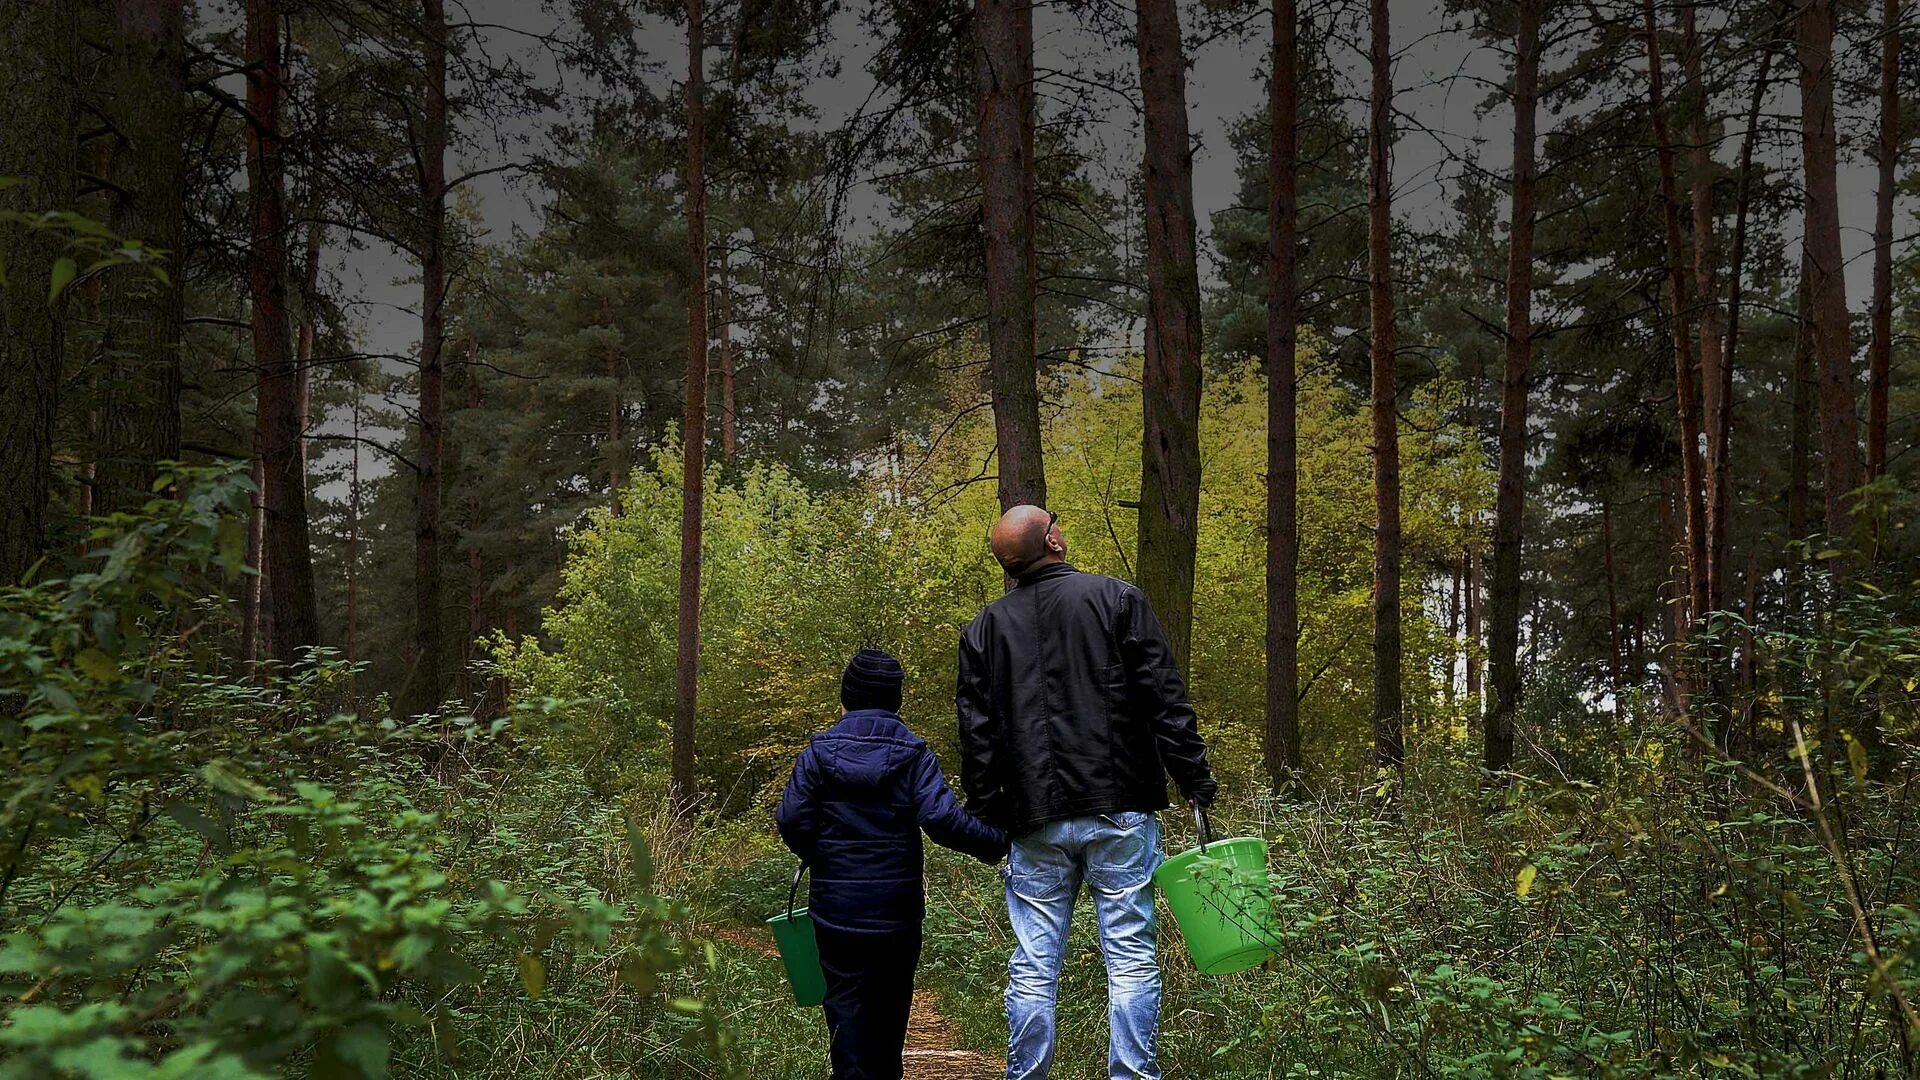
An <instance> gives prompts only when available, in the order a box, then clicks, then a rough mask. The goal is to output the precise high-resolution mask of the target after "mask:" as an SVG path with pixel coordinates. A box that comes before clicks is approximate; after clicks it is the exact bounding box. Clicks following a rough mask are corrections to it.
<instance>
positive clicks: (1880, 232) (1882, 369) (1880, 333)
mask: <svg viewBox="0 0 1920 1080" xmlns="http://www.w3.org/2000/svg"><path fill="white" fill-rule="evenodd" d="M1880 27H1881V29H1880V146H1879V149H1878V151H1877V152H1876V153H1875V154H1874V157H1875V162H1874V164H1875V165H1876V166H1877V168H1878V170H1879V173H1880V186H1879V188H1878V189H1877V190H1876V191H1875V192H1874V205H1873V344H1872V346H1871V347H1870V348H1869V349H1868V352H1867V476H1866V478H1867V479H1868V480H1874V479H1877V478H1879V477H1880V476H1881V475H1882V474H1883V473H1885V472H1886V471H1887V395H1888V394H1889V392H1890V391H1891V388H1892V371H1893V194H1894V184H1895V183H1896V173H1895V167H1896V165H1897V164H1898V162H1899V160H1900V0H1881V3H1880Z"/></svg>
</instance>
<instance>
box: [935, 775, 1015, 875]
mask: <svg viewBox="0 0 1920 1080" xmlns="http://www.w3.org/2000/svg"><path fill="white" fill-rule="evenodd" d="M913 793H914V815H915V817H916V818H917V819H918V820H919V822H920V827H921V828H922V829H925V830H926V831H927V835H928V836H930V837H932V838H933V842H934V843H936V844H939V845H940V846H941V847H949V848H952V849H953V850H955V851H958V852H960V853H961V854H963V855H971V856H973V857H974V858H976V859H979V860H980V861H981V862H984V863H996V862H999V861H1000V860H1001V859H1004V858H1006V856H1007V834H1006V833H1004V832H1001V831H1000V830H999V829H996V828H994V827H993V826H991V825H989V824H987V823H986V822H984V821H981V820H980V819H979V818H977V817H974V816H973V815H972V814H970V813H968V812H967V809H966V807H963V806H961V805H960V800H959V799H956V798H954V796H953V791H952V789H950V788H948V787H947V777H946V774H945V773H943V772H941V771H940V762H939V761H938V760H937V759H935V758H934V756H933V751H931V750H927V749H924V748H923V749H922V750H921V751H920V760H919V761H917V762H915V763H914V766H913Z"/></svg>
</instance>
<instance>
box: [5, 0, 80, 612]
mask: <svg viewBox="0 0 1920 1080" xmlns="http://www.w3.org/2000/svg"><path fill="white" fill-rule="evenodd" d="M77 10H78V9H77V6H76V5H70V4H68V3H66V2H65V0H10V2H8V3H6V4H0V60H3V61H4V65H3V66H4V67H5V68H6V69H7V75H6V77H5V78H0V107H3V108H5V110H6V117H7V119H6V122H5V123H0V161H5V162H6V163H7V164H6V166H5V171H6V173H7V174H8V175H10V176H13V177H16V178H17V179H19V180H20V183H18V184H15V185H14V186H12V187H9V188H0V210H11V211H17V212H20V213H44V212H46V211H50V210H67V209H71V208H72V206H73V200H74V180H75V176H76V170H77V163H76V160H75V151H74V126H75V111H74V94H73V88H74V84H75V71H76V69H77V67H78V50H79V40H80V39H79V32H78V26H77V23H76V11H77ZM4 228H6V230H7V236H6V244H7V249H6V255H7V266H6V274H5V276H4V279H3V280H0V290H3V291H0V401H4V402H6V408H4V409H0V446H4V447H6V452H5V453H0V585H11V584H14V583H15V582H18V581H19V580H20V579H21V577H22V576H23V575H25V574H26V572H27V570H28V569H29V568H31V567H32V566H33V564H34V563H35V562H37V561H39V559H40V556H41V555H42V553H44V551H45V550H46V516H47V501H48V497H49V494H50V492H51V489H52V484H53V439H54V417H55V415H56V413H57V406H58V402H59V392H60V378H61V369H62V367H63V365H62V362H61V361H62V358H63V356H64V354H65V350H66V343H65V338H66V335H65V326H64V318H63V311H64V305H63V304H59V303H52V304H50V303H48V302H47V289H48V285H49V281H50V279H51V278H52V275H53V267H54V264H55V260H57V259H59V258H60V257H61V255H62V250H61V249H62V244H61V242H60V240H59V239H58V238H57V237H56V236H55V235H54V234H53V233H52V232H51V231H47V232H42V231H39V230H27V229H20V228H17V227H14V226H5V227H4Z"/></svg>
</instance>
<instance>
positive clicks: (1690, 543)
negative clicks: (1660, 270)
mask: <svg viewBox="0 0 1920 1080" xmlns="http://www.w3.org/2000/svg"><path fill="white" fill-rule="evenodd" d="M1642 11H1643V15H1644V33H1645V37H1646V47H1647V113H1648V115H1649V116H1650V117H1651V118H1652V123H1653V141H1654V149H1655V152H1656V156H1657V158H1658V161H1659V168H1660V203H1661V215H1662V217H1663V218H1664V219H1665V225H1666V263H1667V267H1666V269H1667V292H1668V295H1669V298H1670V299H1671V302H1672V305H1673V312H1672V337H1673V382H1674V391H1675V392H1674V399H1675V401H1676V403H1677V407H1678V409H1679V419H1680V474H1681V482H1682V490H1681V497H1682V505H1683V507H1684V510H1685V513H1684V515H1683V520H1684V522H1685V524H1686V555H1687V611H1686V612H1685V614H1684V616H1683V617H1684V619H1685V620H1687V621H1692V620H1695V619H1702V618H1705V617H1706V613H1707V609H1708V607H1709V604H1710V600H1709V598H1708V594H1707V500H1706V479H1705V477H1704V476H1703V475H1702V473H1703V465H1702V462H1701V460H1700V383H1699V373H1698V372H1697V371H1696V370H1695V369H1694V363H1693V342H1692V328H1691V326H1690V324H1689V321H1688V320H1689V319H1690V318H1691V315H1692V310H1693V300H1692V297H1691V293H1690V290H1689V289H1688V287H1687V273H1686V270H1685V269H1684V267H1685V266H1686V262H1687V256H1686V243H1685V240H1684V239H1683V238H1682V235H1681V231H1680V187H1679V181H1678V180H1677V179H1676V177H1675V174H1674V163H1673V139H1672V136H1671V135H1670V134H1669V132H1668V129H1667V114H1666V101H1665V96H1664V93H1663V90H1662V79H1661V71H1660V30H1659V26H1658V24H1657V22H1656V21H1655V19H1654V0H1645V4H1644V5H1643V7H1642Z"/></svg>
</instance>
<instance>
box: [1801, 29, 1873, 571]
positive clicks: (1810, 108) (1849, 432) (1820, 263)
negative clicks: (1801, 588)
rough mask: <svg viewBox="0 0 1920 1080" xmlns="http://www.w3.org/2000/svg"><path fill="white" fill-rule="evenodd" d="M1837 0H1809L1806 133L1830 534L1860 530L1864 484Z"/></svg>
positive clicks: (1811, 289) (1812, 309)
mask: <svg viewBox="0 0 1920 1080" xmlns="http://www.w3.org/2000/svg"><path fill="white" fill-rule="evenodd" d="M1833 22H1834V0H1808V2H1807V4H1806V5H1805V7H1804V8H1803V9H1802V11H1801V15H1800V33H1799V50H1798V51H1799V60H1800V137H1801V158H1802V161H1803V162H1804V163H1805V168H1806V196H1807V206H1806V239H1805V245H1806V253H1807V270H1808V272H1809V273H1808V281H1807V298H1808V300H1809V311H1808V312H1807V315H1808V316H1810V317H1809V318H1808V319H1807V323H1806V326H1807V329H1808V330H1809V331H1810V332H1811V334H1812V336H1813V355H1814V364H1815V367H1816V369H1817V371H1818V376H1819V380H1820V381H1819V396H1818V401H1819V406H1820V457H1821V465H1822V468H1823V476H1822V487H1823V492H1822V493H1823V495H1824V496H1825V498H1826V524H1827V534H1828V535H1829V536H1832V537H1845V536H1847V535H1848V534H1849V533H1850V532H1851V531H1852V528H1853V508H1852V506H1851V505H1850V503H1849V500H1850V498H1851V496H1852V493H1853V491H1854V489H1855V488H1858V487H1859V486H1860V446H1859V443H1858V442H1857V438H1858V432H1857V431H1856V424H1855V416H1854V374H1853V343H1852V336H1851V330H1850V328H1849V326H1848V324H1847V281H1846V276H1845V266H1844V265H1843V264H1842V262H1841V254H1840V190H1839V175H1838V166H1839V163H1838V146H1837V136H1836V132H1835V128H1834V119H1833V84H1834V67H1835V64H1836V63H1837V61H1838V58H1837V57H1836V56H1835V55H1834V51H1833Z"/></svg>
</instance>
